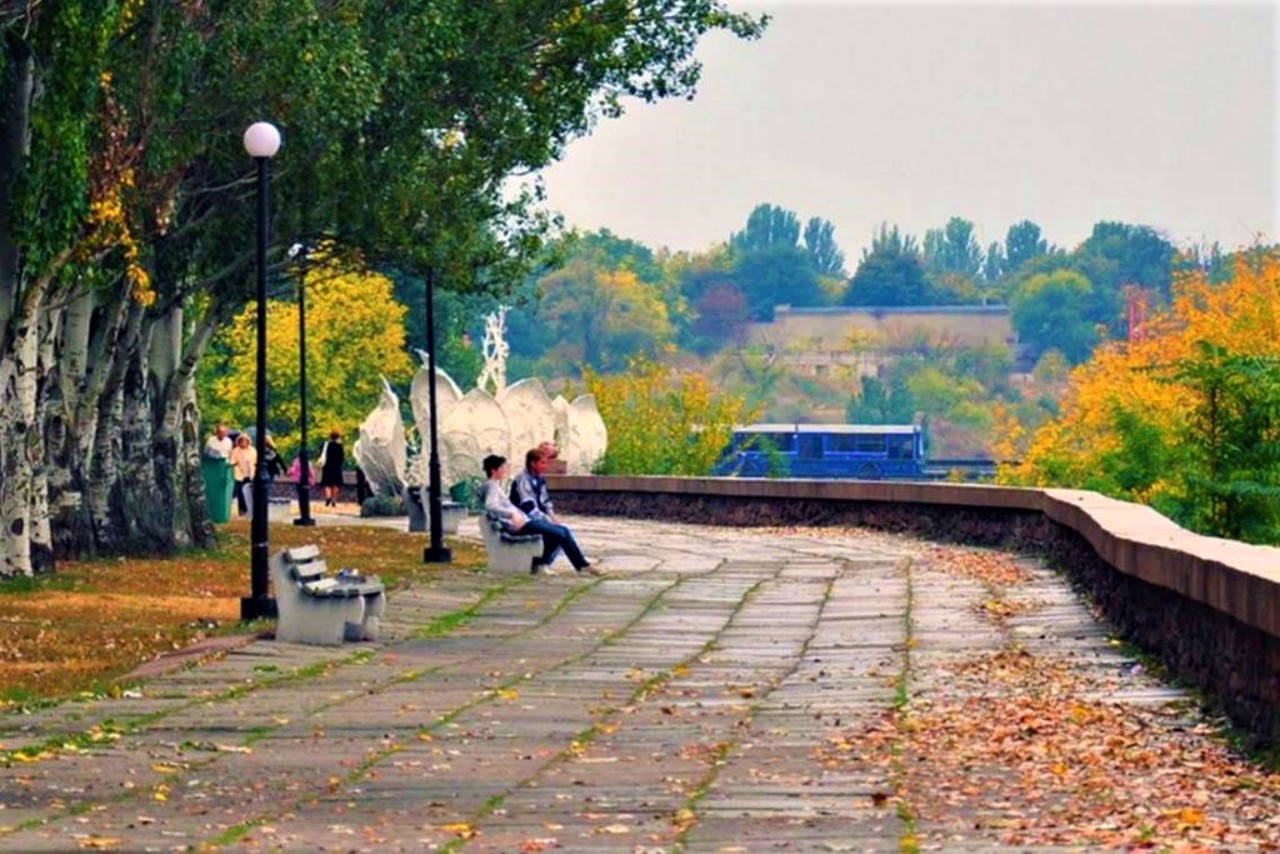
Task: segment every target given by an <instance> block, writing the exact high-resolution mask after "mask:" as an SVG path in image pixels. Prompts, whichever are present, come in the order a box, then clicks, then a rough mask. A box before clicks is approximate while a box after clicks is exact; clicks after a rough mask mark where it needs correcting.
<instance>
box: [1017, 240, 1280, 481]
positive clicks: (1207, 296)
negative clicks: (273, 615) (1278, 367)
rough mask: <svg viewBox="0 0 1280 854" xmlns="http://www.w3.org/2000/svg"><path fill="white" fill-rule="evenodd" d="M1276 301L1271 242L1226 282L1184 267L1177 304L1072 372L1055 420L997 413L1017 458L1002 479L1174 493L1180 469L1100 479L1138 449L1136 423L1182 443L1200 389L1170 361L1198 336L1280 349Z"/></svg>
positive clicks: (1187, 353) (1238, 346) (1274, 352)
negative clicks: (1180, 377) (1174, 372)
mask: <svg viewBox="0 0 1280 854" xmlns="http://www.w3.org/2000/svg"><path fill="white" fill-rule="evenodd" d="M1278 307H1280V253H1277V252H1276V251H1274V250H1272V251H1265V252H1264V251H1255V252H1252V253H1248V254H1246V255H1243V256H1242V257H1241V258H1240V259H1238V260H1237V262H1236V265H1235V269H1234V274H1233V275H1232V278H1231V279H1230V280H1229V281H1226V282H1221V283H1216V284H1215V283H1212V282H1210V281H1209V280H1208V277H1207V276H1206V275H1205V274H1204V273H1203V272H1202V271H1198V270H1197V271H1192V272H1184V273H1181V274H1179V275H1177V276H1176V277H1175V280H1174V284H1173V298H1172V300H1171V304H1170V306H1169V307H1168V308H1167V309H1166V310H1164V311H1162V312H1160V313H1158V314H1156V315H1155V316H1154V317H1153V318H1152V319H1151V320H1150V321H1149V322H1148V323H1147V324H1146V325H1145V327H1144V329H1143V330H1142V336H1141V337H1140V339H1139V340H1137V341H1133V342H1112V343H1108V344H1106V345H1104V346H1102V347H1100V348H1098V350H1097V351H1095V353H1094V355H1093V357H1092V358H1091V359H1090V360H1089V361H1087V362H1085V363H1084V364H1081V365H1079V366H1078V367H1077V368H1075V369H1074V370H1073V371H1072V372H1071V374H1070V376H1069V378H1068V384H1067V390H1066V393H1065V395H1064V397H1063V399H1062V401H1061V409H1060V411H1059V414H1058V416H1057V417H1056V418H1052V419H1050V420H1049V421H1047V422H1045V423H1044V424H1042V425H1041V426H1039V427H1038V428H1036V429H1034V430H1026V429H1024V428H1023V427H1022V425H1021V424H1019V423H1018V422H1017V420H1016V419H1015V418H1013V417H1012V416H1011V415H1010V413H1009V412H1008V411H1007V410H1005V411H1000V412H997V416H996V422H997V424H996V429H997V434H998V435H999V436H1000V437H1001V438H1000V439H999V441H998V442H997V443H996V445H995V452H996V454H997V455H998V456H999V458H1001V459H1007V460H1018V461H1019V463H1018V464H1016V465H1011V466H1005V467H1003V468H1002V470H1001V471H1000V472H999V474H998V480H1000V481H1001V482H1003V483H1017V484H1024V485H1035V486H1059V487H1090V488H1103V489H1104V491H1108V492H1111V493H1112V494H1117V495H1118V497H1123V498H1128V499H1132V500H1137V501H1144V502H1151V501H1155V500H1157V499H1159V498H1160V497H1161V496H1169V495H1172V494H1173V493H1175V492H1177V491H1178V490H1179V489H1180V487H1179V486H1178V480H1179V478H1178V474H1179V473H1178V472H1175V471H1165V472H1155V473H1152V475H1153V476H1152V477H1150V478H1148V479H1146V481H1145V482H1142V483H1129V484H1127V486H1126V485H1125V484H1123V483H1121V484H1120V485H1116V484H1112V488H1111V489H1106V488H1105V487H1104V486H1101V485H1100V484H1107V483H1108V479H1109V476H1110V475H1112V474H1113V473H1114V471H1115V469H1116V468H1117V467H1118V466H1120V465H1123V464H1124V463H1125V462H1126V461H1127V460H1128V458H1129V457H1131V456H1133V454H1132V452H1133V450H1134V446H1133V444H1132V436H1133V435H1134V434H1135V431H1134V428H1133V425H1139V428H1140V432H1139V435H1141V436H1143V437H1150V438H1152V439H1154V437H1159V440H1160V441H1163V442H1165V443H1167V444H1168V446H1170V447H1173V448H1175V451H1176V446H1177V444H1178V443H1179V442H1180V441H1184V439H1183V437H1184V436H1185V435H1186V427H1187V424H1188V419H1189V418H1190V417H1191V415H1192V413H1193V410H1194V407H1195V405H1196V397H1195V394H1194V393H1193V391H1192V390H1191V389H1189V388H1188V387H1186V386H1184V385H1180V384H1178V383H1177V382H1174V381H1173V380H1172V379H1171V370H1170V369H1171V368H1172V367H1173V366H1175V365H1178V364H1185V363H1187V362H1190V361H1194V360H1195V359H1196V358H1197V353H1198V350H1197V346H1198V345H1199V344H1200V343H1201V342H1207V343H1209V344H1212V345H1214V346H1215V347H1220V348H1222V349H1223V350H1224V351H1225V352H1227V353H1229V354H1231V355H1234V356H1267V357H1278V356H1280V335H1277V331H1280V317H1278V316H1277V313H1278V311H1280V308H1278ZM1122 424H1123V425H1124V429H1122V426H1121V425H1122ZM1126 436H1128V437H1129V439H1130V444H1128V445H1126ZM1139 450H1140V449H1139ZM1122 481H1123V479H1122Z"/></svg>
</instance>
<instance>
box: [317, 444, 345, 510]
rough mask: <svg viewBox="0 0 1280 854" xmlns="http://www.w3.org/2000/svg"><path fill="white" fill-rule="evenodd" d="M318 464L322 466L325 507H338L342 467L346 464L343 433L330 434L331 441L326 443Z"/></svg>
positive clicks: (321, 477)
mask: <svg viewBox="0 0 1280 854" xmlns="http://www.w3.org/2000/svg"><path fill="white" fill-rule="evenodd" d="M317 462H318V463H319V464H320V486H321V488H322V489H324V506H325V507H336V506H337V504H338V494H339V492H340V491H341V490H342V467H343V465H344V464H345V463H346V452H345V451H344V450H343V449H342V433H341V431H338V430H334V431H332V432H330V433H329V441H327V442H325V443H324V447H323V448H322V449H321V450H320V459H319V460H317Z"/></svg>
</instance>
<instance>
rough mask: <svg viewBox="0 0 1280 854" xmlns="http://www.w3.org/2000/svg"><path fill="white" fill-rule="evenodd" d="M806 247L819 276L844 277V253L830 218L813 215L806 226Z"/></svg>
mask: <svg viewBox="0 0 1280 854" xmlns="http://www.w3.org/2000/svg"><path fill="white" fill-rule="evenodd" d="M804 248H805V251H806V252H808V253H809V262H810V263H811V264H812V265H813V269H814V270H815V271H817V273H818V275H819V276H832V277H835V278H840V279H843V278H844V277H845V276H847V275H848V273H846V272H845V269H844V253H843V252H841V251H840V247H839V246H837V245H836V227H835V226H834V225H832V224H831V223H830V222H829V221H828V220H825V219H821V218H819V217H816V216H815V217H812V218H811V219H810V220H809V221H808V222H807V223H805V226H804Z"/></svg>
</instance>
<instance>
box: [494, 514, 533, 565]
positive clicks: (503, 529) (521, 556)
mask: <svg viewBox="0 0 1280 854" xmlns="http://www.w3.org/2000/svg"><path fill="white" fill-rule="evenodd" d="M480 536H481V537H482V538H483V539H484V549H485V552H486V553H487V554H488V555H489V568H490V569H505V570H516V571H524V572H528V571H529V570H530V569H531V568H532V567H533V559H534V558H536V557H538V556H540V555H541V554H542V535H541V534H513V533H511V532H510V531H508V530H507V526H506V525H504V524H503V523H502V519H501V518H499V517H498V516H495V515H493V514H492V513H488V512H486V513H485V514H484V515H482V516H480Z"/></svg>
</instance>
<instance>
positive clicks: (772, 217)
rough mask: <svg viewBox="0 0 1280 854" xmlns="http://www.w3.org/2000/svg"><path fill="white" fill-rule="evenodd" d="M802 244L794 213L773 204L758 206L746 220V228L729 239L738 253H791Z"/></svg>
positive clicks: (731, 246) (731, 247)
mask: <svg viewBox="0 0 1280 854" xmlns="http://www.w3.org/2000/svg"><path fill="white" fill-rule="evenodd" d="M799 241H800V218H799V217H797V216H796V214H795V212H794V211H789V210H787V209H786V208H782V207H775V206H773V205H771V204H763V205H757V206H756V207H755V209H754V210H752V211H751V213H750V214H749V215H748V216H747V226H746V228H744V229H743V230H742V231H737V232H734V233H733V235H732V236H730V238H729V248H730V249H732V250H733V251H734V252H735V253H740V254H745V253H751V252H766V251H772V250H774V249H778V248H784V249H790V248H792V247H794V246H796V244H797V243H798V242H799Z"/></svg>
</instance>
